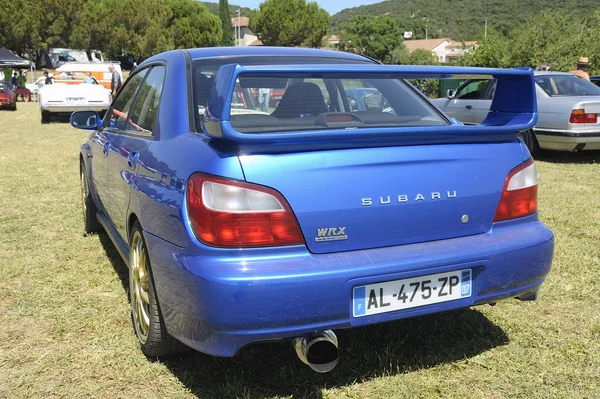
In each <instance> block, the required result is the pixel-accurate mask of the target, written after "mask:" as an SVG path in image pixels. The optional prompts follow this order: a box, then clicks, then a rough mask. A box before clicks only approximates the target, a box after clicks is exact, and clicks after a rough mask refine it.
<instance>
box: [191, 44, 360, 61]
mask: <svg viewBox="0 0 600 399" xmlns="http://www.w3.org/2000/svg"><path fill="white" fill-rule="evenodd" d="M185 51H187V52H188V54H189V55H190V57H191V58H192V59H194V60H195V59H199V58H215V57H244V56H299V57H331V58H345V59H351V60H360V61H366V60H369V58H367V57H364V56H362V55H357V54H352V53H347V52H344V51H335V50H319V49H314V48H300V47H271V46H239V47H205V48H195V49H187V50H185Z"/></svg>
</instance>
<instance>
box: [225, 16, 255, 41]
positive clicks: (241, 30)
mask: <svg viewBox="0 0 600 399" xmlns="http://www.w3.org/2000/svg"><path fill="white" fill-rule="evenodd" d="M248 22H249V19H248V17H239V18H231V25H233V35H234V39H235V45H236V46H262V42H261V41H260V40H258V37H257V36H256V35H255V34H254V32H252V31H251V30H250V27H249V26H248Z"/></svg>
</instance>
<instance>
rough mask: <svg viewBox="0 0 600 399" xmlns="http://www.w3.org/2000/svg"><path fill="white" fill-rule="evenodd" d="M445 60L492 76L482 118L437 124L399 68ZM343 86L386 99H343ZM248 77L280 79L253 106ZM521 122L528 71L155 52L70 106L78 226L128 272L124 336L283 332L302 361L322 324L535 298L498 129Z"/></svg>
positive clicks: (549, 245)
mask: <svg viewBox="0 0 600 399" xmlns="http://www.w3.org/2000/svg"><path fill="white" fill-rule="evenodd" d="M455 74H460V75H464V74H470V75H473V74H486V75H492V76H494V77H495V78H497V79H498V84H497V88H496V92H497V93H501V94H502V96H500V97H501V98H504V99H505V101H503V102H502V101H496V102H495V104H493V105H492V107H491V110H490V114H491V115H492V117H490V118H488V122H489V123H488V122H484V123H482V124H481V125H478V126H465V125H464V124H462V123H458V122H453V121H452V120H451V119H450V118H449V117H448V116H447V115H445V114H444V113H442V112H440V111H439V110H438V109H437V108H436V107H434V106H433V105H432V104H431V103H430V102H429V101H428V99H427V98H426V97H424V96H423V95H422V94H421V93H420V92H419V91H418V90H416V89H415V88H414V87H413V86H412V85H410V84H409V83H408V82H406V81H404V80H403V78H407V79H409V78H415V77H423V76H425V75H426V76H432V77H439V76H440V75H444V76H452V75H455ZM281 88H284V89H281ZM360 88H375V89H376V90H377V91H378V92H379V93H380V95H381V96H382V97H384V99H385V100H384V103H385V104H388V105H389V107H391V108H392V110H393V111H394V113H391V112H385V111H384V109H383V108H381V107H377V108H375V107H373V108H371V107H369V106H367V109H365V110H362V111H361V110H356V109H355V108H354V109H353V108H352V107H351V105H350V104H349V101H348V91H349V90H350V89H360ZM261 89H280V90H282V91H283V94H282V97H281V99H280V100H279V102H278V104H277V106H276V108H275V109H274V110H269V112H268V113H267V112H266V111H260V110H259V109H256V106H255V105H254V104H253V103H252V101H248V100H250V99H251V94H250V93H253V92H256V91H257V90H261ZM513 96H514V97H515V98H513ZM507 112H508V113H510V114H511V115H512V116H514V117H513V118H508V119H507V118H504V114H505V113H507ZM535 119H536V112H535V93H534V84H533V74H532V72H531V70H524V69H513V70H505V69H478V68H459V67H438V66H436V67H423V66H391V65H380V64H377V63H374V62H373V61H372V60H371V59H368V58H366V57H362V56H359V55H356V54H350V53H344V52H338V51H325V50H315V49H305V48H277V47H227V48H203V49H190V50H176V51H170V52H166V53H162V54H158V55H155V56H153V57H151V58H149V59H147V60H145V61H144V62H143V63H142V64H141V65H140V66H138V68H136V69H135V71H134V72H133V73H132V74H131V75H130V76H129V78H128V79H127V81H126V82H125V85H124V87H123V88H122V90H121V91H120V92H119V94H118V95H117V97H116V98H115V100H114V101H113V103H112V105H111V107H110V108H109V110H108V111H107V113H106V115H105V116H104V118H103V119H102V118H101V116H100V115H98V114H97V113H96V112H93V111H78V112H75V113H73V115H72V116H71V122H72V125H73V126H75V127H77V128H83V129H90V130H93V132H92V133H91V134H90V135H89V137H88V139H87V141H86V142H85V143H84V144H83V145H82V146H81V153H80V157H79V163H80V179H81V201H82V209H83V218H84V228H85V231H86V232H87V233H91V232H94V231H98V230H99V229H102V228H103V229H104V230H105V231H106V232H107V233H108V235H109V236H110V238H111V239H112V241H113V243H114V244H115V246H116V247H117V249H118V251H119V253H120V254H121V256H122V257H123V259H124V261H125V263H126V264H127V265H128V267H129V293H130V300H131V314H132V321H133V327H134V330H135V334H136V336H137V338H138V341H139V343H140V346H141V349H142V351H143V352H144V353H145V354H146V355H148V356H163V355H168V354H171V353H173V352H175V351H177V350H180V349H181V347H182V345H181V343H183V344H185V345H187V346H190V347H192V348H194V349H197V350H199V351H202V352H204V353H208V354H212V355H216V356H234V355H235V354H236V353H237V352H238V351H239V350H240V349H241V348H242V347H244V346H246V345H250V344H254V343H261V342H273V341H290V342H292V343H293V347H294V349H295V351H296V353H297V354H298V357H299V358H300V359H301V360H302V361H303V362H305V363H306V364H308V365H309V366H310V367H312V368H313V369H314V370H316V371H319V372H326V371H329V370H331V369H332V368H333V367H334V366H335V365H336V364H337V362H338V349H337V345H338V342H337V338H336V335H335V333H334V332H333V330H334V329H345V328H352V327H358V326H363V325H368V324H374V323H382V322H387V321H391V320H398V319H403V318H407V317H414V316H418V315H425V314H431V313H436V312H442V311H447V310H451V309H458V308H468V307H471V306H474V305H481V304H486V303H495V302H496V301H498V300H501V299H507V298H518V299H519V300H526V301H527V300H534V299H536V298H537V297H538V292H539V290H540V287H541V285H542V283H543V281H544V279H545V277H546V274H547V273H548V271H549V269H550V265H551V261H552V256H553V248H554V241H553V234H552V232H551V231H550V230H549V229H548V228H547V227H545V226H544V225H543V224H542V223H541V222H540V221H539V220H538V214H537V176H536V169H535V164H534V162H533V160H532V159H531V157H530V155H529V153H528V151H527V148H526V147H525V145H524V144H523V143H522V142H521V141H520V140H518V139H517V134H518V132H519V131H521V130H525V129H528V128H530V127H532V126H533V123H534V122H535ZM366 344H368V343H366ZM452 344H453V343H452V342H448V345H452ZM407 350H410V348H407Z"/></svg>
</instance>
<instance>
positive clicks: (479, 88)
mask: <svg viewBox="0 0 600 399" xmlns="http://www.w3.org/2000/svg"><path fill="white" fill-rule="evenodd" d="M535 81H536V96H537V107H538V121H537V124H536V125H535V127H534V128H533V130H528V131H525V132H521V138H522V139H523V140H524V141H525V143H526V144H527V147H528V148H529V151H530V152H531V153H532V154H533V155H536V154H537V153H539V151H540V149H546V150H560V151H574V150H600V123H599V122H598V114H599V113H600V87H598V86H596V85H594V84H593V83H590V82H588V81H587V80H584V79H581V78H579V77H577V76H575V75H571V74H568V73H563V72H536V73H535ZM495 89H496V82H495V80H493V79H487V80H485V79H483V80H474V79H472V80H468V81H466V82H465V83H463V84H462V85H461V86H459V87H458V89H456V90H455V91H454V90H448V96H447V97H446V98H438V99H434V100H433V102H434V104H436V105H437V106H438V107H440V108H441V109H443V110H444V111H445V112H446V113H447V114H448V115H450V116H452V117H454V118H456V119H458V120H459V121H461V122H463V123H465V124H478V123H481V122H482V121H483V120H484V119H485V118H486V116H487V114H488V111H489V109H490V106H491V104H492V100H493V98H494V91H495Z"/></svg>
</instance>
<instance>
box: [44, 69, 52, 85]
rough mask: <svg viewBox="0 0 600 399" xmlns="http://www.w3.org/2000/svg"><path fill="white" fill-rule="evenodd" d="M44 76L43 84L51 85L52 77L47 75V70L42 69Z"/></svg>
mask: <svg viewBox="0 0 600 399" xmlns="http://www.w3.org/2000/svg"><path fill="white" fill-rule="evenodd" d="M44 76H45V77H46V80H45V81H44V84H45V85H51V84H52V78H51V77H50V76H49V75H48V71H44Z"/></svg>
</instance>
